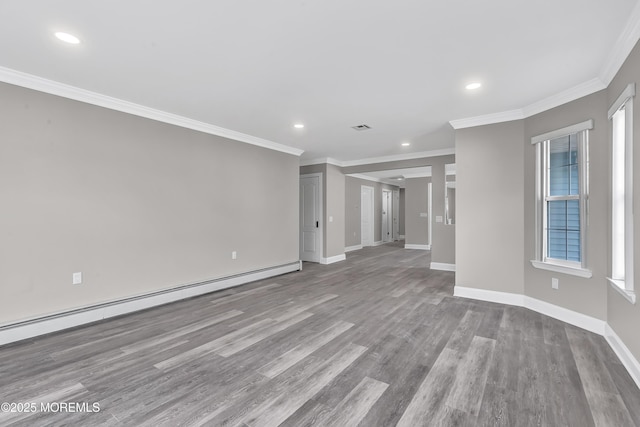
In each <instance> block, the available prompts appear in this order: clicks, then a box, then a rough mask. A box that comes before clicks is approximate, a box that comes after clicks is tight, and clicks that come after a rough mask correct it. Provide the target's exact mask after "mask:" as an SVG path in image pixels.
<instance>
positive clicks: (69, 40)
mask: <svg viewBox="0 0 640 427" xmlns="http://www.w3.org/2000/svg"><path fill="white" fill-rule="evenodd" d="M55 36H56V37H57V38H59V39H60V40H62V41H63V42H67V43H71V44H78V43H80V39H79V38H77V37H76V36H74V35H72V34H69V33H63V32H60V31H58V32H57V33H55Z"/></svg>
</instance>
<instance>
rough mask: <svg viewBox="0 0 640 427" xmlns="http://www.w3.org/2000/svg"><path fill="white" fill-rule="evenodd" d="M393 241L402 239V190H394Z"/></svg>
mask: <svg viewBox="0 0 640 427" xmlns="http://www.w3.org/2000/svg"><path fill="white" fill-rule="evenodd" d="M391 211H392V213H393V236H392V237H393V241H394V242H395V241H396V240H398V239H400V190H393V209H392V210H391Z"/></svg>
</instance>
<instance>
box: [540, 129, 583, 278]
mask: <svg viewBox="0 0 640 427" xmlns="http://www.w3.org/2000/svg"><path fill="white" fill-rule="evenodd" d="M591 129H593V120H591V119H590V120H586V121H584V122H581V123H577V124H575V125H571V126H567V127H564V128H562V129H557V130H554V131H551V132H547V133H544V134H542V135H537V136H534V137H532V138H531V144H533V145H535V146H536V215H535V221H536V223H535V224H536V227H535V230H536V231H535V233H536V239H535V241H536V259H533V260H531V265H532V266H533V267H535V268H539V269H542V270H549V271H554V272H558V273H564V274H569V275H572V276H578V277H584V278H591V277H592V275H593V273H592V271H591V270H590V269H588V268H587V267H586V266H587V251H586V246H587V245H586V234H587V233H586V232H587V227H588V223H589V188H588V185H589V180H588V169H587V167H588V164H589V158H588V155H589V153H588V151H589V150H588V140H589V134H588V132H586V133H585V138H584V141H583V140H581V141H580V145H581V147H580V148H579V149H580V150H581V151H580V152H581V156H585V157H586V158H585V159H582V158H581V160H580V163H579V167H580V197H579V198H580V200H581V206H580V212H581V213H582V215H580V245H581V262H579V263H578V262H572V261H562V260H556V259H549V258H547V257H546V248H545V239H544V237H543V233H544V230H545V228H546V224H545V223H544V222H545V218H546V216H545V214H544V206H545V200H544V194H545V188H546V172H545V168H544V166H545V165H542V164H541V159H542V158H543V155H544V153H543V150H544V144H541V142H544V141H548V140H551V139H556V138H559V137H562V136H566V135H571V134H574V133H578V132H583V131H589V130H591ZM584 148H586V149H584Z"/></svg>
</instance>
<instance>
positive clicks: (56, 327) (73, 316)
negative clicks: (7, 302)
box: [0, 261, 302, 345]
mask: <svg viewBox="0 0 640 427" xmlns="http://www.w3.org/2000/svg"><path fill="white" fill-rule="evenodd" d="M301 269H302V263H301V262H299V261H296V262H294V263H291V264H284V265H280V266H276V267H271V268H265V269H261V270H256V271H252V272H248V273H244V274H238V275H234V276H229V277H224V278H220V279H214V280H209V281H205V282H199V283H192V284H188V285H184V286H179V287H176V288H172V289H167V290H165V291H159V292H154V293H151V294H145V295H140V296H136V297H132V298H127V299H123V300H118V301H112V302H108V303H104V304H99V305H94V306H90V307H85V308H80V309H76V310H73V311H67V312H62V313H57V314H52V315H49V316H46V317H41V318H35V319H31V320H26V321H22V322H20V323H14V324H8V325H3V326H0V345H4V344H9V343H12V342H15V341H21V340H24V339H28V338H33V337H36V336H39V335H44V334H49V333H52V332H57V331H61V330H63V329H68V328H73V327H76V326H80V325H84V324H87V323H92V322H97V321H99V320H103V319H108V318H110V317H115V316H119V315H121V314H127V313H132V312H134V311H139V310H144V309H147V308H150V307H155V306H159V305H163V304H167V303H170V302H174V301H180V300H183V299H186V298H191V297H194V296H197V295H202V294H207V293H210V292H214V291H219V290H221V289H226V288H231V287H234V286H239V285H243V284H245V283H249V282H254V281H256V280H262V279H267V278H269V277H274V276H279V275H281V274H285V273H290V272H293V271H298V270H301Z"/></svg>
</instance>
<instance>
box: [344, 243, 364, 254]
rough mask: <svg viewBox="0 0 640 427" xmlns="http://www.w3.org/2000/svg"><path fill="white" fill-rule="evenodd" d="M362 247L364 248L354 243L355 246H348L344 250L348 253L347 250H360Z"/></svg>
mask: <svg viewBox="0 0 640 427" xmlns="http://www.w3.org/2000/svg"><path fill="white" fill-rule="evenodd" d="M360 249H362V245H354V246H347V247H346V248H344V251H345V253H346V252H353V251H359V250H360Z"/></svg>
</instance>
